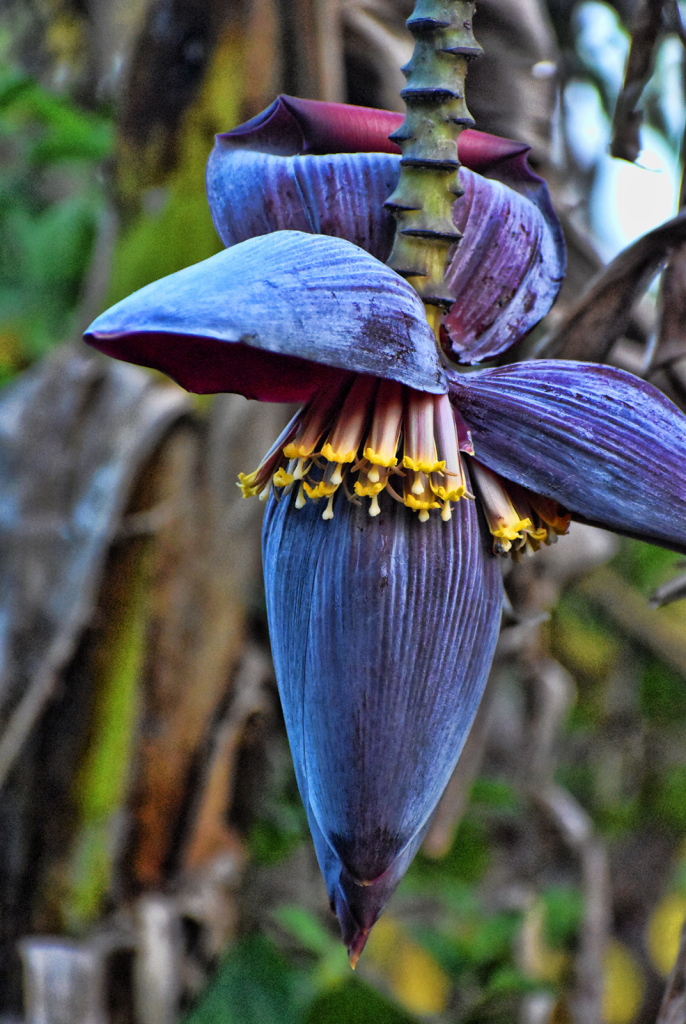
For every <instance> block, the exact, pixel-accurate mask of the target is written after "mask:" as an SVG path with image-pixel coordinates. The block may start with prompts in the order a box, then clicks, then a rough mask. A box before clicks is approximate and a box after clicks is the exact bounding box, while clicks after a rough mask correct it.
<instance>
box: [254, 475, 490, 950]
mask: <svg viewBox="0 0 686 1024" xmlns="http://www.w3.org/2000/svg"><path fill="white" fill-rule="evenodd" d="M294 498H295V494H291V495H284V496H283V497H282V499H281V501H280V502H277V501H275V500H273V499H271V500H270V502H269V505H268V507H267V514H266V517H265V525H264V537H263V549H264V550H263V554H264V569H265V586H266V594H267V611H268V616H269V629H270V636H271V641H272V652H273V656H274V665H275V669H276V676H277V681H278V684H279V690H280V693H281V701H282V706H283V710H284V717H285V721H286V728H287V730H288V735H289V739H290V743H291V750H292V753H293V759H294V762H295V765H296V775H297V778H298V784H299V786H300V790H301V793H302V797H303V801H304V803H305V806H306V808H307V810H308V816H309V820H310V825H311V828H312V833H313V837H314V840H315V845H316V848H317V854H318V857H319V862H320V866H321V868H322V873H323V874H324V877H325V880H326V883H327V888H328V891H329V897H330V899H331V902H332V906H333V907H334V909H335V910H336V912H337V914H338V916H339V919H340V921H341V927H342V930H343V936H344V939H345V942H346V944H347V946H348V948H349V951H350V955H351V958H353V959H354V958H355V956H357V955H359V951H360V950H361V948H362V946H363V945H364V941H365V939H366V935H367V934H368V931H369V929H370V928H371V927H372V925H373V924H374V922H375V921H376V919H377V918H378V916H379V914H380V913H381V911H382V909H383V907H384V905H385V903H386V900H387V899H388V898H389V896H390V895H391V893H392V892H393V890H394V889H395V887H396V886H397V884H398V883H399V881H400V880H401V878H402V876H403V875H404V873H405V871H406V869H407V867H408V865H409V863H410V860H411V859H412V857H413V856H414V853H415V852H416V850H417V847H418V845H419V843H420V842H421V838H422V834H423V832H424V830H425V828H426V826H427V823H428V821H429V818H430V816H431V814H432V812H433V810H434V808H435V806H436V804H437V803H438V800H439V798H440V796H441V794H442V792H443V789H444V788H445V786H446V784H447V782H448V779H449V778H450V775H451V773H452V771H453V768H454V766H455V763H456V761H457V758H458V756H459V753H460V750H461V748H462V745H463V743H464V741H465V738H466V736H467V733H468V732H469V728H470V726H471V723H472V720H473V717H474V714H475V713H476V709H477V707H478V704H479V701H480V699H481V694H482V692H483V688H484V686H485V683H486V678H487V675H488V671H489V668H490V663H491V659H492V656H493V650H494V647H495V642H496V638H497V634H498V627H499V624H500V613H501V604H502V582H501V574H500V566H499V564H498V562H497V560H496V559H495V558H494V557H493V556H492V555H491V554H490V552H489V550H488V546H487V544H486V543H485V542H484V540H483V539H482V536H481V532H480V528H479V522H478V517H477V510H476V505H475V502H474V501H473V500H470V499H468V498H463V499H462V500H460V501H459V502H458V503H457V505H456V506H455V508H454V511H453V516H452V519H451V520H450V521H449V522H447V523H446V522H443V521H442V520H441V519H440V517H438V516H436V517H434V518H431V519H430V520H429V521H428V522H420V521H419V519H418V517H416V516H414V515H412V514H410V513H409V512H408V510H407V509H405V508H403V507H402V506H401V505H398V504H397V503H395V502H393V501H392V499H391V498H390V497H388V498H387V497H386V495H385V494H383V495H381V513H380V515H378V516H376V517H375V518H372V517H370V516H369V515H368V514H367V510H366V509H365V508H362V507H359V506H356V505H353V504H352V503H350V502H349V501H347V500H346V497H345V495H344V494H341V493H340V492H339V493H338V495H337V499H336V501H335V503H334V505H333V521H332V522H327V521H325V520H323V519H322V510H321V507H320V506H319V505H318V504H316V503H314V502H308V503H307V504H306V505H305V507H304V508H300V509H299V508H298V507H297V503H296V502H295V501H294ZM314 609H316V614H313V610H314Z"/></svg>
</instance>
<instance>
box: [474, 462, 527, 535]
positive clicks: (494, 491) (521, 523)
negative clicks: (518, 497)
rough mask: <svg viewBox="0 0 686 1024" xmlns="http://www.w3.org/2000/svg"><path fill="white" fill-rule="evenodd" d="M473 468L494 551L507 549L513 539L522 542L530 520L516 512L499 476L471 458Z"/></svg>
mask: <svg viewBox="0 0 686 1024" xmlns="http://www.w3.org/2000/svg"><path fill="white" fill-rule="evenodd" d="M472 470H473V474H474V478H475V481H476V484H477V487H478V488H479V497H480V498H481V503H482V505H483V509H484V512H485V514H486V520H487V522H488V528H489V530H490V531H491V533H492V534H493V536H494V537H495V539H496V543H495V545H494V546H495V548H496V551H497V552H498V553H501V552H503V553H504V552H507V551H509V550H510V548H511V547H512V542H513V541H522V540H523V538H524V531H527V532H528V531H530V530H531V528H532V525H533V524H532V522H531V519H530V518H529V517H526V518H522V517H521V516H520V515H519V514H518V512H517V509H516V508H515V506H514V504H513V503H512V500H511V499H510V496H509V494H508V492H507V491H506V490H505V488H504V486H503V483H502V481H501V480H500V477H498V476H497V475H496V474H495V473H494V472H493V471H492V470H490V469H488V468H487V467H486V466H484V465H482V464H481V463H480V462H476V461H472Z"/></svg>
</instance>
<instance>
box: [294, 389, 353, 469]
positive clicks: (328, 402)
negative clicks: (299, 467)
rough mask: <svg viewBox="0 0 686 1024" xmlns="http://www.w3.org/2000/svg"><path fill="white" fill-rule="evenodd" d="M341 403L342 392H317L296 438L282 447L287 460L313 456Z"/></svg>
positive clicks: (306, 410)
mask: <svg viewBox="0 0 686 1024" xmlns="http://www.w3.org/2000/svg"><path fill="white" fill-rule="evenodd" d="M339 401H340V390H335V389H334V390H332V391H330V392H329V393H328V394H322V393H321V392H317V394H316V395H315V396H314V398H312V399H310V403H309V405H307V406H306V407H305V409H304V411H303V414H302V424H301V426H300V428H299V429H298V431H297V434H296V436H295V437H294V438H293V440H292V441H290V442H289V443H288V444H286V445H284V446H282V447H283V454H284V455H285V456H286V458H287V459H306V458H308V456H310V455H311V454H312V452H313V451H314V450H315V448H316V447H317V443H318V441H319V438H320V437H321V436H322V434H323V433H324V431H325V430H326V426H327V423H328V422H329V420H330V419H331V415H332V413H333V411H334V409H335V407H336V406H337V405H338V403H339Z"/></svg>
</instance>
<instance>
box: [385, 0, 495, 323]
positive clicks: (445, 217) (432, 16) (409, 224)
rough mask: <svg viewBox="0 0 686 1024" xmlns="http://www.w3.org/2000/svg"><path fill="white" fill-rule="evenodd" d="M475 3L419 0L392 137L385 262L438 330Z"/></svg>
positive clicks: (445, 303) (473, 52)
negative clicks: (395, 155) (396, 175)
mask: <svg viewBox="0 0 686 1024" xmlns="http://www.w3.org/2000/svg"><path fill="white" fill-rule="evenodd" d="M474 6H475V5H474V3H469V2H463V0H416V3H415V9H414V12H413V13H412V16H411V17H410V19H409V21H408V22H407V27H408V28H409V30H410V32H411V33H412V35H413V36H414V38H415V47H414V53H413V54H412V59H411V60H410V62H409V64H407V65H406V66H405V67H404V68H403V69H402V70H403V73H404V75H405V77H406V78H407V86H406V87H405V88H404V89H403V90H402V92H401V96H402V97H403V99H404V100H405V103H406V105H407V113H406V115H405V120H404V121H403V123H402V125H401V126H400V128H399V129H398V130H397V131H396V132H394V134H393V135H392V136H391V138H393V139H394V141H395V142H397V143H398V145H399V146H400V148H401V150H402V159H401V161H400V167H401V169H400V180H399V182H398V186H397V188H396V189H395V191H394V192H393V194H392V195H391V196H390V197H389V199H388V200H387V202H386V206H387V207H388V208H389V209H390V210H391V212H392V213H393V216H394V217H395V219H396V222H397V226H396V232H395V241H394V243H393V251H392V252H391V255H390V258H389V260H388V265H389V266H390V267H392V268H393V270H395V271H396V272H397V273H399V274H402V276H403V277H406V278H407V280H408V281H409V282H410V284H412V286H413V287H414V288H415V289H416V291H417V292H418V294H419V295H420V296H421V298H422V301H423V302H424V305H425V306H426V309H427V317H428V318H429V322H430V323H431V324H432V326H434V329H436V330H437V328H438V321H439V318H440V313H441V312H442V311H443V310H445V309H447V308H449V306H450V305H451V304H452V301H453V299H452V296H451V295H450V294H449V292H448V290H447V288H446V284H445V280H444V272H445V264H446V259H447V256H448V252H449V250H450V248H451V246H453V245H455V243H457V242H459V240H460V238H461V237H462V236H461V234H460V232H459V231H458V230H457V228H456V227H455V225H454V223H453V219H452V205H453V203H454V201H455V199H456V197H458V196H460V195H462V190H461V189H460V186H459V182H458V170H459V167H460V164H459V161H458V158H457V137H458V135H459V134H460V132H461V131H462V129H463V128H467V127H471V126H473V124H474V122H473V120H472V118H471V116H470V113H469V111H468V110H467V105H466V103H465V76H466V73H467V65H468V63H469V61H470V60H472V59H473V58H474V57H477V56H478V55H479V54H480V53H481V47H480V46H479V44H478V43H477V42H476V40H475V39H474V36H473V34H472V16H473V14H474Z"/></svg>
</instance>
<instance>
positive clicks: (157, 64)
mask: <svg viewBox="0 0 686 1024" xmlns="http://www.w3.org/2000/svg"><path fill="white" fill-rule="evenodd" d="M411 8H412V4H411V2H406V0H4V2H3V4H2V8H1V9H0V380H1V381H2V387H1V388H0V534H1V538H0V1022H2V1024H10V1022H12V1024H19V1022H23V1021H26V1022H27V1024H38V1022H40V1024H67V1022H68V1024H175V1022H177V1021H183V1022H184V1024H210V1022H212V1024H222V1022H226V1024H234V1022H235V1024H329V1022H331V1024H334V1022H335V1024H357V1022H362V1021H364V1022H365V1024H374V1022H383V1024H403V1022H404V1024H410V1022H418V1021H431V1022H435V1024H448V1022H455V1024H458V1022H459V1024H479V1022H484V1024H485V1022H503V1024H510V1022H514V1021H517V1022H522V1024H567V1022H570V1024H585V1022H588V1024H599V1022H603V1024H629V1022H636V1024H648V1022H650V1024H653V1022H655V1021H656V1020H657V1018H658V1013H659V1012H660V1003H661V1000H662V998H663V992H664V991H665V982H666V979H667V977H668V975H669V973H670V971H671V969H672V967H673V964H674V961H675V959H676V956H677V949H678V945H679V934H680V930H681V925H682V922H683V919H684V916H685V915H686V736H685V735H684V732H685V728H686V628H685V627H686V605H684V603H683V602H679V601H678V600H677V601H673V602H671V603H668V602H669V598H670V597H677V598H678V597H681V596H682V595H684V594H686V585H685V584H684V580H683V579H680V578H679V575H678V574H679V572H680V571H681V572H683V566H682V565H680V563H679V558H678V556H676V555H674V554H672V553H669V552H664V551H662V550H660V549H657V548H652V547H648V546H646V545H642V544H640V543H638V542H634V541H628V540H624V541H621V542H619V541H617V540H616V539H615V538H614V537H612V536H610V535H608V534H604V533H602V532H600V531H595V530H592V529H591V528H588V527H582V526H576V527H573V528H572V531H571V534H570V536H569V537H567V538H563V539H562V540H561V541H560V543H559V544H557V545H556V546H555V547H552V548H550V549H546V551H545V552H542V553H541V554H539V555H538V556H537V557H536V558H534V559H530V560H529V559H527V560H524V561H523V562H522V563H520V564H518V565H516V566H513V567H512V568H511V570H510V571H509V576H508V581H507V585H508V594H509V597H510V601H511V607H510V608H509V609H508V611H507V614H506V617H505V624H504V628H503V633H502V638H501V642H500V646H499V651H498V656H497V659H496V663H495V665H494V669H493V673H492V677H491V679H490V681H489V685H488V688H487V692H486V697H485V699H484V703H483V706H482V708H481V710H480V712H479V715H478V718H477V721H476V723H475V726H474V728H473V730H472V733H471V735H470V739H469V741H468V745H467V748H466V750H465V753H464V755H463V758H462V760H461V762H460V765H459V766H458V769H457V770H456V774H455V776H454V778H453V780H452V782H451V783H450V786H449V788H448V790H447V792H446V794H445V796H444V798H443V801H442V803H441V805H440V806H439V809H438V811H437V813H436V816H435V820H434V822H433V825H432V827H431V830H430V832H429V834H428V836H427V839H426V842H425V846H424V849H423V852H422V853H421V854H420V855H419V856H418V857H417V860H416V861H415V863H414V865H413V866H412V868H411V869H410V871H409V872H408V875H407V878H406V879H405V881H404V882H403V884H402V885H401V887H400V889H399V891H398V893H397V895H396V896H395V897H394V899H393V900H392V902H391V904H390V907H389V909H388V911H387V913H386V914H385V916H384V917H383V918H382V920H381V921H380V922H379V924H377V926H376V927H375V929H374V931H373V933H372V936H371V938H370V941H369V944H368V947H367V950H366V951H365V954H364V956H363V957H362V960H361V961H360V964H359V967H358V969H357V971H356V973H355V975H352V973H351V972H350V969H349V967H348V963H347V957H346V954H345V950H344V948H343V946H342V945H341V944H340V941H339V937H338V926H337V923H336V921H335V919H334V917H333V916H332V914H331V913H330V911H329V909H328V906H327V900H326V893H325V889H324V885H323V882H322V881H321V878H320V876H319V872H318V869H317V865H316V861H315V857H314V853H313V849H312V845H311V841H310V838H309V834H308V831H307V827H306V822H305V816H304V812H303V810H302V807H301V805H300V801H299V798H298V794H297V789H296V785H295V779H294V775H293V770H292V767H291V762H290V755H289V751H288V746H287V742H286V738H285V732H284V728H283V724H282V720H281V715H280V710H279V704H278V698H277V694H276V688H275V683H274V679H273V672H272V666H271V662H270V655H269V644H268V637H267V627H266V618H265V610H264V599H263V593H262V589H261V587H262V584H261V571H260V554H259V537H260V519H261V512H262V508H261V506H260V505H259V504H258V503H256V502H254V503H253V502H244V501H242V499H241V498H240V496H239V495H238V491H237V490H236V487H235V480H236V476H237V473H238V472H239V471H240V470H244V471H248V470H250V469H251V468H253V467H254V466H255V465H256V464H257V462H258V461H259V459H260V457H261V455H262V454H263V452H264V451H266V449H267V448H268V447H269V446H270V444H271V441H272V440H273V438H274V436H276V433H277V431H278V429H279V427H280V425H281V424H282V422H283V420H284V417H285V416H286V415H287V410H283V409H280V408H277V407H267V406H259V407H258V406H256V405H255V406H253V404H251V403H248V402H246V401H245V400H243V399H241V398H237V397H235V396H226V395H221V396H218V397H216V398H214V399H208V398H203V399H199V398H197V397H193V396H188V395H186V394H185V392H182V391H181V390H180V389H179V388H177V387H176V385H173V384H171V383H170V382H168V381H166V380H163V379H162V378H160V377H158V376H156V375H155V374H152V373H146V372H144V371H142V370H139V369H137V368H134V367H128V366H125V365H115V364H114V363H110V362H108V361H107V360H106V359H104V358H101V357H99V356H98V355H96V354H95V353H92V352H90V351H88V350H86V348H85V346H84V345H83V344H82V343H81V341H80V340H79V339H80V335H81V332H82V330H83V329H84V328H85V327H86V326H87V324H88V323H89V322H90V321H91V320H92V319H93V317H94V316H95V315H97V314H98V313H99V312H100V311H101V310H102V309H104V308H105V307H106V306H108V305H110V304H111V303H113V302H114V301H116V300H118V299H120V298H122V297H123V296H125V295H127V294H129V293H130V292H131V291H133V290H135V289H137V288H139V287H141V286H142V285H144V284H146V283H148V282H149V281H152V280H154V279H156V278H158V277H160V276H162V275H164V274H168V273H171V272H172V271H175V270H177V269H179V268H181V267H184V266H186V265H188V264H190V263H193V262H196V261H198V260H201V259H204V258H205V257H208V256H210V255H212V254H213V253H214V252H216V251H218V250H219V248H220V246H221V243H220V242H219V239H218V238H217V236H216V234H215V232H214V229H213V227H212V223H211V220H210V215H209V212H208V209H207V205H206V201H205V194H204V165H205V161H206V158H207V155H208V153H209V151H210V149H211V147H212V143H213V136H214V134H215V132H218V131H222V130H227V129H229V128H231V127H233V126H234V125H236V124H238V123H240V122H241V121H243V120H246V119H247V118H249V117H252V116H253V115H254V114H256V113H258V112H259V111H260V110H262V109H263V108H264V107H266V106H267V105H268V104H269V103H270V102H271V101H272V100H273V98H274V97H275V95H277V94H278V93H279V92H287V93H291V94H296V95H299V96H306V97H312V98H317V99H326V100H334V101H347V102H351V103H357V104H362V105H368V106H381V107H385V108H390V109H397V110H402V109H403V107H402V103H401V101H400V100H399V96H398V93H399V90H400V88H402V85H403V77H402V75H401V73H400V71H399V68H400V66H401V65H402V64H404V63H405V62H406V61H407V59H408V58H409V56H410V54H411V50H412V40H411V37H410V36H409V34H408V33H407V31H406V30H405V28H404V21H405V19H406V18H407V17H408V15H409V13H410V11H411ZM474 26H475V33H476V36H477V38H478V40H479V42H480V43H481V45H482V46H483V47H484V50H485V54H484V56H483V57H481V58H479V59H478V60H477V61H475V62H474V64H473V65H472V67H471V69H470V73H469V78H468V101H469V106H470V109H471V112H472V115H473V116H474V118H475V121H476V126H477V127H478V128H480V129H482V130H485V131H490V132H494V133H496V134H500V135H505V136H509V137H511V138H515V139H520V140H523V141H526V142H528V143H529V145H530V146H531V162H532V164H533V166H534V167H535V168H536V169H537V171H538V172H539V173H540V174H542V175H543V176H544V177H546V179H547V180H548V182H549V185H550V189H551V192H552V195H553V199H554V202H555V205H556V207H557V210H558V212H559V215H560V217H561V219H562V221H563V225H564V229H565V233H566V236H567V242H568V248H569V273H568V278H567V282H566V284H565V286H564V289H563V293H562V296H561V299H560V302H559V303H558V305H557V306H556V307H555V309H554V310H553V312H552V313H551V314H550V316H549V317H548V318H547V321H546V322H545V323H544V324H543V325H542V326H541V327H540V328H538V329H537V330H536V332H535V333H534V335H533V336H532V337H530V338H529V339H527V341H526V343H525V346H524V347H523V349H522V351H521V352H520V355H526V354H527V353H531V352H532V351H534V350H535V351H537V352H538V353H544V354H545V353H549V354H555V355H560V356H564V357H568V358H585V359H591V360H598V361H609V362H612V363H614V364H615V365H618V366H622V367H624V368H626V369H629V370H631V371H632V372H634V373H638V374H639V375H644V376H646V377H648V378H649V379H651V380H652V381H653V382H654V383H656V384H657V385H658V386H659V387H661V388H663V390H665V391H666V393H667V394H669V395H670V397H672V398H673V399H674V400H675V401H677V402H678V403H680V404H681V405H682V407H683V406H684V404H685V403H686V250H685V249H684V246H685V245H686V229H685V227H684V218H683V217H676V218H675V215H676V214H677V211H678V209H679V208H680V206H681V205H682V203H683V199H682V198H680V197H681V196H682V192H681V168H682V139H683V135H684V117H685V100H684V39H685V38H686V37H685V35H684V29H683V27H682V24H681V20H680V12H679V5H678V4H677V3H676V0H672V2H668V0H658V2H656V0H621V2H619V0H618V2H616V3H614V4H610V3H605V2H600V0H583V2H573V0H547V2H546V0H518V2H517V3H516V4H515V3H512V2H511V0H480V2H479V4H478V10H477V14H476V18H475V22H474ZM632 32H633V33H634V37H633V38H634V41H633V44H632ZM630 51H631V56H630V58H629V54H630ZM628 58H629V61H628V71H627V74H626V80H625V69H626V68H627V60H628ZM637 104H638V106H639V108H640V110H641V111H642V115H640V114H638V113H637V110H636V107H637ZM641 116H642V123H641ZM610 151H612V153H613V154H614V155H613V156H611V155H610ZM670 218H674V219H670ZM664 222H668V224H667V225H666V226H665V227H658V226H659V225H662V224H663V223H664ZM655 229H657V230H655ZM627 247H628V248H627ZM612 260H614V261H615V262H613V263H612V265H611V267H610V269H609V270H604V267H605V265H606V264H607V263H608V262H609V261H612ZM665 265H666V266H667V269H666V270H665V271H664V273H663V274H662V278H661V280H660V278H659V273H660V271H661V270H662V268H663V267H664V266H665ZM598 275H599V276H598ZM589 283H590V284H589ZM589 287H590V289H591V290H590V292H589V291H587V289H588V288H589ZM675 575H676V582H674V577H675ZM670 581H671V582H670ZM656 590H657V597H654V600H653V602H652V603H653V605H658V604H662V606H661V607H659V608H657V609H655V608H651V607H650V606H649V603H648V598H649V597H650V596H651V595H655V592H656ZM682 966H684V965H682ZM677 981H678V979H677ZM677 987H678V985H677ZM682 987H683V986H682ZM670 1006H672V1010H673V1009H674V1004H670ZM669 1012H672V1011H669ZM666 1013H667V1011H665V1010H664V1009H663V1011H662V1014H661V1016H660V1018H659V1019H660V1021H661V1022H663V1024H664V1022H666V1021H667V1020H670V1021H672V1024H674V1022H676V1021H677V1020H679V1021H683V1020H686V1011H685V1010H684V1009H683V1006H682V1013H683V1014H684V1015H682V1016H680V1017H678V1016H672V1017H668V1016H666Z"/></svg>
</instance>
